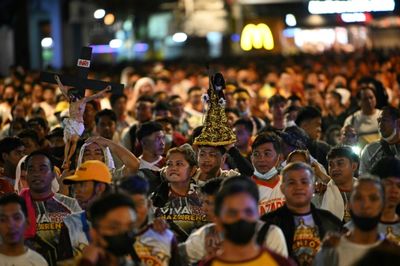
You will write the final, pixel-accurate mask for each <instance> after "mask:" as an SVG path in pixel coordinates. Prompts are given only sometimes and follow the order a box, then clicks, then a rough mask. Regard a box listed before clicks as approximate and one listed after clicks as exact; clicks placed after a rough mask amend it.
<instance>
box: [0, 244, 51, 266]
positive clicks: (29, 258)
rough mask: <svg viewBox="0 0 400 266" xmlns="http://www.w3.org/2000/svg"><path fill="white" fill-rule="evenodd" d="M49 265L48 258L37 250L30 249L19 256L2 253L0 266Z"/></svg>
mask: <svg viewBox="0 0 400 266" xmlns="http://www.w3.org/2000/svg"><path fill="white" fill-rule="evenodd" d="M26 265H29V266H47V265H48V263H47V262H46V260H45V259H44V258H43V257H42V256H41V255H39V253H37V252H36V251H33V250H32V249H29V248H28V250H27V251H26V252H25V253H24V254H22V255H19V256H7V255H4V254H1V253H0V266H26Z"/></svg>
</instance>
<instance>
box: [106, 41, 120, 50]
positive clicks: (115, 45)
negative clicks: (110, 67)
mask: <svg viewBox="0 0 400 266" xmlns="http://www.w3.org/2000/svg"><path fill="white" fill-rule="evenodd" d="M108 45H109V46H110V47H111V48H120V47H121V46H122V40H120V39H112V40H111V41H110V43H109V44H108Z"/></svg>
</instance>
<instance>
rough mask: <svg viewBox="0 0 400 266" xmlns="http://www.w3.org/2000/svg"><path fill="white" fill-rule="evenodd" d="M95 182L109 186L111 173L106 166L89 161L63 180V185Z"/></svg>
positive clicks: (98, 162)
mask: <svg viewBox="0 0 400 266" xmlns="http://www.w3.org/2000/svg"><path fill="white" fill-rule="evenodd" d="M83 181H97V182H102V183H106V184H111V173H110V170H109V169H108V167H107V165H105V164H104V163H103V162H100V161H96V160H89V161H86V162H84V163H82V164H81V165H80V166H79V168H78V169H76V171H75V174H74V175H72V176H68V177H66V178H64V180H63V183H64V184H66V185H71V184H73V183H76V182H83Z"/></svg>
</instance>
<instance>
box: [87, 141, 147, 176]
mask: <svg viewBox="0 0 400 266" xmlns="http://www.w3.org/2000/svg"><path fill="white" fill-rule="evenodd" d="M86 142H96V143H97V144H99V145H100V146H103V147H109V148H110V150H111V153H112V154H114V155H116V156H117V157H118V158H119V159H120V160H121V161H122V163H123V164H124V165H125V170H124V173H123V174H124V175H131V174H135V173H136V172H137V171H138V170H139V164H140V162H139V159H138V158H136V156H135V155H134V154H133V153H132V152H130V151H129V150H128V149H126V148H125V147H123V146H122V145H119V144H117V143H115V142H113V141H111V140H109V139H106V138H103V137H100V136H95V137H90V138H89V139H87V140H86Z"/></svg>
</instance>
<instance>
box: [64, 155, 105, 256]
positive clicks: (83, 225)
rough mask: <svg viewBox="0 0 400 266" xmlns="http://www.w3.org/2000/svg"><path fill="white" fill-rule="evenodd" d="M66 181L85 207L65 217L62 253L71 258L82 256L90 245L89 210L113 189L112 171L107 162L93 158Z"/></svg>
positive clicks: (65, 179) (80, 203) (75, 196)
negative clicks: (84, 249) (85, 248)
mask: <svg viewBox="0 0 400 266" xmlns="http://www.w3.org/2000/svg"><path fill="white" fill-rule="evenodd" d="M63 182H64V184H66V185H71V186H72V191H73V193H74V198H76V199H77V201H78V203H79V205H80V206H81V207H82V209H83V211H82V212H76V213H73V214H71V215H68V216H66V217H65V218H64V224H65V227H63V228H62V229H61V233H60V244H59V254H60V257H61V258H62V259H69V258H72V257H76V256H77V255H79V254H80V253H81V252H82V250H83V248H84V247H86V246H87V245H88V244H89V240H90V237H89V229H90V221H89V220H88V214H87V211H88V210H89V208H90V206H91V204H92V203H93V202H94V201H95V200H96V199H98V198H100V197H101V196H102V195H104V194H105V193H106V192H107V191H109V190H110V184H111V173H110V171H109V169H108V167H107V166H106V165H105V164H104V163H103V162H100V161H95V160H89V161H86V162H84V163H83V164H81V165H80V166H79V168H78V169H77V170H76V171H75V174H74V175H72V176H68V177H66V178H64V180H63Z"/></svg>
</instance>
